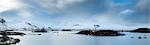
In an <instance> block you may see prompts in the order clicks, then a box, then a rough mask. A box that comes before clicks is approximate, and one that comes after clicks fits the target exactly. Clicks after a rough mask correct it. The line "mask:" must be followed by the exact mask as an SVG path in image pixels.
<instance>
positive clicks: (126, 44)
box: [12, 31, 150, 45]
mask: <svg viewBox="0 0 150 45" xmlns="http://www.w3.org/2000/svg"><path fill="white" fill-rule="evenodd" d="M24 32H25V33H27V35H25V36H23V37H21V36H12V37H15V38H19V39H20V40H21V41H20V42H19V43H18V44H17V45H150V33H130V32H124V34H126V35H125V36H88V35H80V34H75V33H77V32H78V31H71V32H67V31H66V32H64V31H56V32H48V33H42V35H31V34H33V33H32V32H30V31H24ZM34 34H38V33H34ZM138 37H141V39H139V38H138Z"/></svg>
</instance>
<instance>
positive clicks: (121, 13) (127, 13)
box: [119, 9, 134, 16]
mask: <svg viewBox="0 0 150 45" xmlns="http://www.w3.org/2000/svg"><path fill="white" fill-rule="evenodd" d="M132 13H134V11H133V10H130V9H126V10H123V11H121V12H120V13H119V15H120V16H121V15H130V14H132Z"/></svg>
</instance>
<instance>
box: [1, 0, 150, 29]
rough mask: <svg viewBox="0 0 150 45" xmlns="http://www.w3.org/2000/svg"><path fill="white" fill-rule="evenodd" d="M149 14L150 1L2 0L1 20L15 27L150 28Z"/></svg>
mask: <svg viewBox="0 0 150 45" xmlns="http://www.w3.org/2000/svg"><path fill="white" fill-rule="evenodd" d="M149 12H150V1H149V0H0V18H4V19H6V21H7V24H8V25H9V26H15V27H25V22H30V23H32V24H34V25H37V26H39V27H49V26H50V27H52V28H92V27H93V25H94V24H98V25H100V26H101V27H100V28H106V29H117V28H118V29H127V28H130V27H134V28H137V27H149V25H150V20H149V18H150V14H149Z"/></svg>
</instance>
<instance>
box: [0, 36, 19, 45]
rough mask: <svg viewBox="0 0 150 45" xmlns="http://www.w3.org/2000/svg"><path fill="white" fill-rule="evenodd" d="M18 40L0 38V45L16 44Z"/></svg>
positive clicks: (6, 37) (5, 37)
mask: <svg viewBox="0 0 150 45" xmlns="http://www.w3.org/2000/svg"><path fill="white" fill-rule="evenodd" d="M19 42H20V40H19V39H14V38H12V37H8V36H2V37H0V45H11V44H16V43H19Z"/></svg>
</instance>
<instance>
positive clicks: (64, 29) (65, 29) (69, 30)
mask: <svg viewBox="0 0 150 45" xmlns="http://www.w3.org/2000/svg"><path fill="white" fill-rule="evenodd" d="M62 31H71V29H62Z"/></svg>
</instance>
